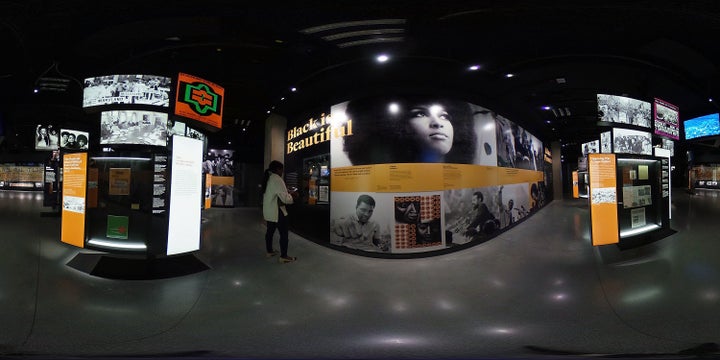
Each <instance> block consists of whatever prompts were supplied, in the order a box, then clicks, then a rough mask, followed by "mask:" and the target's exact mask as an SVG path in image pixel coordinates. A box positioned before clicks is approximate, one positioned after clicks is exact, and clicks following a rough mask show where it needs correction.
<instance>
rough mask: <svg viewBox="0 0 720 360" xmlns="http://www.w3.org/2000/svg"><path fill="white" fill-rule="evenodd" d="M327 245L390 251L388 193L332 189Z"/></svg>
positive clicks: (391, 220) (390, 201)
mask: <svg viewBox="0 0 720 360" xmlns="http://www.w3.org/2000/svg"><path fill="white" fill-rule="evenodd" d="M332 198H333V201H331V202H330V244H333V245H337V246H344V247H348V248H352V249H357V250H363V251H371V252H390V251H391V247H392V236H393V234H392V232H393V230H392V228H393V223H394V219H395V216H394V211H395V209H394V208H395V207H394V198H393V195H392V194H387V193H374V192H333V193H332Z"/></svg>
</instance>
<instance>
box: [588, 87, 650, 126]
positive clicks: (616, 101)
mask: <svg viewBox="0 0 720 360" xmlns="http://www.w3.org/2000/svg"><path fill="white" fill-rule="evenodd" d="M597 103H598V116H599V117H600V121H607V122H613V123H619V124H628V125H633V126H640V127H645V128H650V123H651V119H652V109H651V106H650V103H649V102H647V101H642V100H637V99H632V98H629V97H624V96H616V95H605V94H598V95H597Z"/></svg>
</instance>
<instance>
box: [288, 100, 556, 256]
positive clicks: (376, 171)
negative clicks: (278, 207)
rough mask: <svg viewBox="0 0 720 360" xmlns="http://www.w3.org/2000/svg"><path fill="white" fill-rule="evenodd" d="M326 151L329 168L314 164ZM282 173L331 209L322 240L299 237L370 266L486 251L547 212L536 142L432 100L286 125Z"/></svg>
mask: <svg viewBox="0 0 720 360" xmlns="http://www.w3.org/2000/svg"><path fill="white" fill-rule="evenodd" d="M328 142H329V164H327V163H326V162H327V160H326V159H328V155H327V154H322V153H320V154H318V151H320V149H327V143H328ZM546 159H549V162H548V161H546ZM286 163H287V164H289V165H288V166H287V167H288V168H289V169H295V168H298V169H300V168H302V169H303V170H302V171H307V172H308V175H309V176H311V177H315V180H316V183H315V184H317V185H318V186H316V190H317V193H316V194H314V196H312V197H311V198H313V199H314V200H315V201H317V204H322V203H327V202H329V222H330V224H329V226H327V227H326V226H321V227H319V228H321V229H325V230H326V231H328V233H325V234H321V233H314V234H308V233H307V232H305V233H304V234H303V235H305V236H307V237H310V238H311V239H313V240H315V241H317V242H319V243H324V244H329V245H331V246H332V247H333V248H336V249H339V250H343V251H347V252H352V253H359V254H363V255H370V256H388V257H394V256H396V255H397V256H409V255H412V254H419V253H423V254H424V253H428V252H438V251H440V252H444V251H452V250H454V249H462V248H464V247H467V246H472V245H475V244H479V243H482V242H485V241H487V240H489V239H491V238H493V237H495V236H497V235H498V234H500V233H501V232H503V231H505V230H507V229H509V228H510V227H512V226H514V225H515V224H518V223H519V222H521V221H522V220H524V219H525V218H527V217H529V216H531V215H532V214H533V213H534V212H536V211H537V210H538V209H539V208H541V207H542V206H543V205H545V203H546V202H547V201H549V196H548V194H549V186H548V184H551V182H552V179H551V174H552V171H547V167H548V166H550V167H551V166H552V158H551V157H548V156H546V154H545V148H544V147H543V143H542V142H541V141H540V139H538V138H537V137H535V136H534V135H533V134H531V133H530V132H528V131H527V130H526V129H524V128H523V127H522V126H520V125H519V124H517V123H515V122H513V121H511V120H509V119H507V118H505V117H503V116H501V115H499V114H496V113H494V112H493V111H492V110H490V109H487V108H484V107H481V106H478V105H475V104H471V103H468V102H464V101H458V100H455V99H448V98H443V97H438V96H418V95H412V96H405V95H403V94H399V95H397V96H376V97H365V98H360V99H355V100H352V101H348V102H344V103H340V104H336V105H334V106H332V107H331V108H330V111H329V113H328V114H322V115H320V116H316V117H312V118H311V119H310V121H308V120H307V119H303V120H300V121H298V122H296V123H295V124H293V123H291V124H290V125H289V126H288V136H287V152H286ZM295 163H298V164H304V167H302V166H301V165H297V166H296V165H294V164H295ZM309 163H313V166H307V164H309ZM328 165H329V167H328ZM305 168H307V169H305ZM315 168H317V169H315ZM315 170H318V171H315ZM286 174H287V172H286ZM328 174H329V175H330V176H329V178H328V177H327V175H328ZM323 188H329V196H328V194H325V193H324V192H323ZM325 191H327V190H325ZM315 196H316V198H315ZM325 200H329V201H327V202H325ZM304 204H305V206H309V205H310V203H309V202H304ZM313 208H314V209H318V208H319V209H322V208H323V207H322V206H318V205H314V207H313ZM295 214H296V215H295V216H298V215H297V212H296V213H295ZM323 217H324V216H322V217H318V218H323ZM316 221H317V220H316Z"/></svg>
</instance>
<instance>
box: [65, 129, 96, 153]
mask: <svg viewBox="0 0 720 360" xmlns="http://www.w3.org/2000/svg"><path fill="white" fill-rule="evenodd" d="M89 140H90V133H88V132H86V131H78V130H70V129H60V148H61V149H68V150H87V149H88V143H89Z"/></svg>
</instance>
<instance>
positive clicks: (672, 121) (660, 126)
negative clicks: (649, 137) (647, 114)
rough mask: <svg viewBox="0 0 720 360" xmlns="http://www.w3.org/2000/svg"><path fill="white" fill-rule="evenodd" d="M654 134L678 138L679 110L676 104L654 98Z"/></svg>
mask: <svg viewBox="0 0 720 360" xmlns="http://www.w3.org/2000/svg"><path fill="white" fill-rule="evenodd" d="M655 134H658V135H661V136H667V137H669V138H671V139H674V140H678V139H679V138H680V112H679V111H678V107H677V106H675V105H672V104H669V103H667V102H665V101H663V100H660V99H655Z"/></svg>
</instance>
